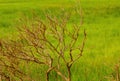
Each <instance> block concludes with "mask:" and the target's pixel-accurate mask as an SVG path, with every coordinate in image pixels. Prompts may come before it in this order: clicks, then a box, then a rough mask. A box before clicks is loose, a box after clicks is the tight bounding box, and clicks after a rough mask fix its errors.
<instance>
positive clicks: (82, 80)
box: [0, 0, 120, 81]
mask: <svg viewBox="0 0 120 81" xmlns="http://www.w3.org/2000/svg"><path fill="white" fill-rule="evenodd" d="M80 2H81V7H82V10H83V16H84V23H83V26H82V29H86V32H87V41H86V45H85V49H84V53H83V56H82V57H81V58H80V60H79V61H78V62H76V63H75V65H74V66H73V67H72V70H71V71H72V81H113V80H110V79H109V78H110V76H113V78H114V76H115V75H116V71H115V69H114V68H115V65H116V64H117V65H119V64H120V0H81V1H80ZM75 5H76V2H75V0H0V39H7V38H8V37H9V38H10V39H15V37H17V30H16V27H17V26H18V25H19V24H18V22H17V21H18V20H19V18H21V17H22V15H23V14H25V15H27V16H28V17H31V16H32V12H35V13H36V14H37V15H38V16H40V17H43V12H44V11H47V10H50V11H51V13H56V12H58V11H59V10H60V8H64V9H66V10H68V11H69V10H70V9H72V7H74V6H75ZM72 19H73V20H74V22H75V23H79V22H78V20H79V19H78V17H77V16H76V15H74V16H73V17H72ZM71 23H73V22H72V21H71ZM71 23H69V25H71ZM69 25H68V26H69ZM22 68H23V67H22ZM40 69H41V67H40V66H38V65H32V64H31V66H30V67H29V69H28V68H27V69H25V71H26V72H28V73H29V74H30V76H31V77H32V78H34V79H35V80H36V81H45V79H44V78H43V77H42V76H43V75H42V72H41V71H40ZM42 69H43V68H42ZM50 78H51V80H50V81H56V80H55V79H54V77H50ZM116 81H117V80H116Z"/></svg>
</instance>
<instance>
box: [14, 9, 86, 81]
mask: <svg viewBox="0 0 120 81" xmlns="http://www.w3.org/2000/svg"><path fill="white" fill-rule="evenodd" d="M77 12H78V11H77ZM78 13H79V14H80V16H81V22H80V25H77V24H73V26H71V27H68V26H67V25H68V23H69V20H70V17H71V14H70V13H66V12H65V13H64V14H63V15H62V16H61V19H57V17H56V16H54V17H53V16H51V15H49V14H47V15H46V21H43V20H42V19H39V18H35V19H34V21H31V22H29V21H27V19H25V20H26V22H27V23H29V24H27V23H23V25H22V26H21V27H19V28H18V29H19V32H20V38H21V42H22V44H23V46H24V48H22V50H19V52H20V53H21V54H19V55H17V56H16V57H17V58H19V59H22V60H26V61H30V62H31V61H32V62H35V63H38V64H43V65H46V66H48V69H47V71H46V81H49V74H50V72H51V71H55V72H56V73H57V75H59V76H61V78H62V79H63V80H65V81H71V74H72V73H71V67H72V65H73V64H74V63H75V62H76V61H78V60H79V58H80V57H81V56H82V54H83V49H84V45H85V40H86V32H85V30H84V38H83V41H82V43H80V42H79V37H80V28H81V26H82V24H83V20H82V12H81V11H80V12H78ZM21 20H22V19H21ZM75 52H76V53H75ZM62 66H65V67H66V71H67V75H66V74H65V73H63V72H62V71H61V70H62Z"/></svg>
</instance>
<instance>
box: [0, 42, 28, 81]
mask: <svg viewBox="0 0 120 81" xmlns="http://www.w3.org/2000/svg"><path fill="white" fill-rule="evenodd" d="M21 48H22V47H21V45H20V44H19V43H17V42H15V41H0V81H4V80H5V81H25V80H27V81H30V78H28V76H27V75H26V74H25V73H24V72H23V71H21V70H20V67H19V62H20V60H19V59H18V58H16V56H17V55H18V54H20V52H19V50H21Z"/></svg>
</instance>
